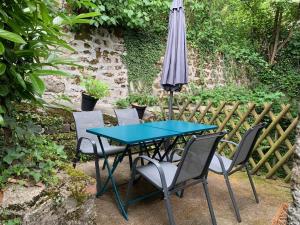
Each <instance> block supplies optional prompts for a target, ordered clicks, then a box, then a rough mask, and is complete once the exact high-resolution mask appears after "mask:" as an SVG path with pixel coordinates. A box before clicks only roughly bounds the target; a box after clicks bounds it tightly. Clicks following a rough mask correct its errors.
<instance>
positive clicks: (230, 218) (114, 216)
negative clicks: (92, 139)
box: [78, 160, 291, 225]
mask: <svg viewBox="0 0 300 225" xmlns="http://www.w3.org/2000/svg"><path fill="white" fill-rule="evenodd" d="M111 163H112V161H111ZM101 165H102V162H101ZM78 169H81V170H83V171H84V172H85V173H86V174H88V175H90V176H92V177H95V172H94V163H93V162H87V163H82V164H80V165H78ZM106 177H107V173H106V171H105V170H101V178H102V180H103V179H104V178H106ZM129 177H130V172H129V165H128V162H127V161H126V160H124V161H123V162H122V163H121V164H120V165H119V167H118V169H117V170H116V172H115V178H116V181H117V183H118V184H121V185H120V186H119V189H120V192H121V195H122V198H123V199H124V197H125V193H126V189H127V182H128V180H129ZM230 181H231V184H232V187H233V190H234V193H235V196H236V199H237V203H238V206H239V209H240V213H241V217H242V222H241V223H238V222H237V221H236V219H235V214H234V211H233V207H232V205H231V200H230V197H229V194H228V191H227V188H226V185H225V181H224V178H223V177H222V176H220V175H216V174H213V173H209V176H208V182H209V184H208V185H209V191H210V195H211V199H212V204H213V207H214V210H215V214H216V218H217V223H218V225H230V224H240V225H246V224H247V225H268V224H271V223H272V219H273V217H274V216H275V214H276V212H277V210H278V208H279V207H280V206H281V204H282V203H286V202H290V201H291V196H290V189H289V185H288V184H286V183H283V182H281V181H279V180H278V181H276V180H265V179H263V178H260V177H257V176H254V181H255V185H256V188H257V192H258V195H259V199H260V203H259V204H256V203H255V200H254V196H253V194H252V190H251V187H250V184H249V180H248V179H247V177H246V173H244V172H238V173H236V174H234V175H232V176H231V177H230ZM153 190H155V189H154V188H153V187H152V186H151V185H150V184H149V183H147V182H146V181H144V180H142V179H141V180H140V181H139V182H138V183H137V184H136V185H135V186H134V187H133V195H135V194H136V195H138V194H145V193H149V192H151V191H153ZM171 204H172V207H173V213H174V216H175V221H176V224H177V225H200V224H201V225H209V224H211V220H210V214H209V211H208V207H207V202H206V198H205V195H204V191H203V188H202V185H201V184H198V185H195V186H192V187H189V188H187V189H186V191H185V194H184V197H183V198H182V199H180V198H178V197H177V196H175V195H173V196H172V197H171ZM96 211H97V217H96V219H97V220H96V222H97V224H99V225H100V224H101V225H114V224H121V225H123V224H124V225H160V224H161V225H165V224H166V225H167V224H168V219H167V213H166V210H165V205H164V201H163V200H162V195H157V196H154V197H152V198H149V199H147V200H143V201H140V202H138V203H136V204H134V205H131V206H129V210H128V217H129V220H128V221H126V220H125V219H124V218H123V217H122V216H121V214H120V213H119V210H118V208H117V206H116V203H115V200H114V195H113V192H112V191H108V192H106V193H105V194H104V195H103V196H101V197H100V198H98V199H96Z"/></svg>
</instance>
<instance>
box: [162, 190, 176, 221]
mask: <svg viewBox="0 0 300 225" xmlns="http://www.w3.org/2000/svg"><path fill="white" fill-rule="evenodd" d="M164 201H165V205H166V208H167V213H168V218H169V223H170V225H176V224H175V220H174V216H173V212H172V207H171V202H170V196H169V193H168V191H164Z"/></svg>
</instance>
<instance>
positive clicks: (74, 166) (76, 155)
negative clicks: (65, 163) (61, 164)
mask: <svg viewBox="0 0 300 225" xmlns="http://www.w3.org/2000/svg"><path fill="white" fill-rule="evenodd" d="M79 154H80V152H79V151H77V152H76V154H75V157H74V159H73V168H74V169H75V168H76V164H77V162H78V161H79Z"/></svg>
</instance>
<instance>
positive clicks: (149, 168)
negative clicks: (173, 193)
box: [136, 162, 177, 189]
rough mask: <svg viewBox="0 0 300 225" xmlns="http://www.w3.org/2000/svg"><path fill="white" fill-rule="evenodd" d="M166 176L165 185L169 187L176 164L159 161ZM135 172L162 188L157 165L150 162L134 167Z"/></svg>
mask: <svg viewBox="0 0 300 225" xmlns="http://www.w3.org/2000/svg"><path fill="white" fill-rule="evenodd" d="M159 164H160V166H161V168H162V170H163V172H164V174H165V178H166V183H167V187H168V188H169V187H170V186H171V184H172V182H173V179H174V176H175V173H176V170H177V166H176V165H174V164H172V163H170V162H160V163H159ZM136 170H137V172H138V173H140V174H141V175H142V177H144V178H145V179H146V180H148V181H149V182H150V183H152V184H153V185H154V186H156V187H157V188H159V189H162V184H161V179H160V175H159V172H158V169H157V167H156V166H155V165H154V164H152V163H150V164H148V165H146V166H139V167H137V168H136Z"/></svg>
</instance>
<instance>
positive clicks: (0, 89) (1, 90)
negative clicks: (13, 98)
mask: <svg viewBox="0 0 300 225" xmlns="http://www.w3.org/2000/svg"><path fill="white" fill-rule="evenodd" d="M8 93H9V88H8V87H7V85H0V96H6V95H7V94H8Z"/></svg>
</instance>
